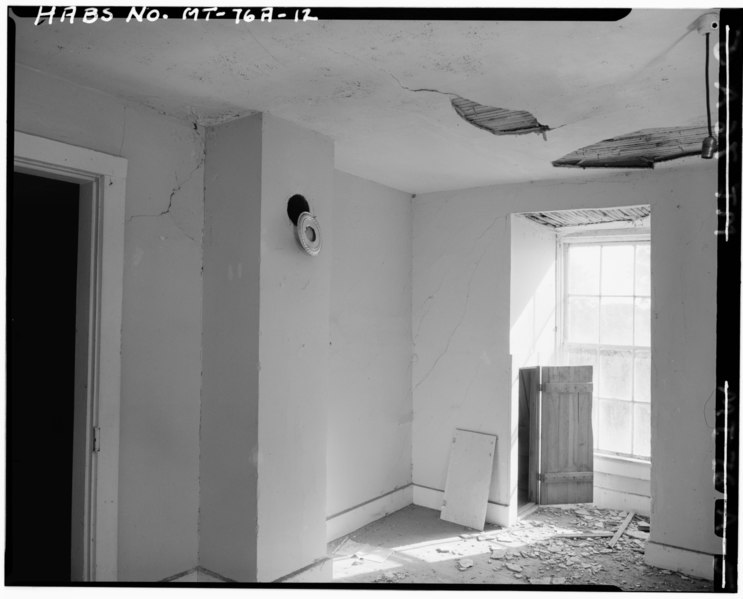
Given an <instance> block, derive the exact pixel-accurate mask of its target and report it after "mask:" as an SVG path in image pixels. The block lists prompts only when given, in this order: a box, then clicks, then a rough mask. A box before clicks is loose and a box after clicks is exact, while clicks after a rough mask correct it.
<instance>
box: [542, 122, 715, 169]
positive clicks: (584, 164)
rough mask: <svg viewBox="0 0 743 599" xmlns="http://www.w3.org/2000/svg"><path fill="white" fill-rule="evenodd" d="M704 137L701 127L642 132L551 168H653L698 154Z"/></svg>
mask: <svg viewBox="0 0 743 599" xmlns="http://www.w3.org/2000/svg"><path fill="white" fill-rule="evenodd" d="M705 137H707V128H706V127H704V126H701V127H664V128H657V129H642V130H640V131H635V132H634V133H627V134H626V135H620V136H619V137H612V138H611V139H605V140H603V141H600V142H598V143H595V144H592V145H590V146H585V147H583V148H580V149H578V150H575V151H574V152H570V153H569V154H566V155H565V156H563V157H562V158H559V159H557V160H553V161H552V166H577V167H581V168H653V166H654V165H655V163H656V162H665V161H666V160H673V159H675V158H681V157H683V156H694V155H697V154H700V153H701V151H702V149H701V148H702V141H704V138H705Z"/></svg>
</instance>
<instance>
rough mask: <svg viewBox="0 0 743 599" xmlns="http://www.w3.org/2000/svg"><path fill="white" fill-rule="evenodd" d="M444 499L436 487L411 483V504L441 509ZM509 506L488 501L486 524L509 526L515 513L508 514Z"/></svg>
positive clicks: (442, 493) (441, 492)
mask: <svg viewBox="0 0 743 599" xmlns="http://www.w3.org/2000/svg"><path fill="white" fill-rule="evenodd" d="M443 501H444V492H443V491H439V490H438V489H431V488H429V487H423V486H421V485H416V484H415V483H413V504H415V505H420V506H423V507H427V508H430V509H432V510H441V505H442V503H443ZM510 511H511V510H510V508H509V506H507V505H501V504H500V503H493V502H492V501H488V509H487V512H486V513H485V522H487V523H488V524H499V525H501V526H510V525H511V523H512V521H513V520H514V518H515V515H511V514H510Z"/></svg>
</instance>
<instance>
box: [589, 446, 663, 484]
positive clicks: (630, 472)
mask: <svg viewBox="0 0 743 599" xmlns="http://www.w3.org/2000/svg"><path fill="white" fill-rule="evenodd" d="M593 460H594V465H593V469H594V471H596V472H603V473H605V474H613V475H615V476H626V477H628V478H637V479H640V480H650V461H648V460H640V459H637V458H630V457H625V456H618V455H613V454H605V453H596V452H594V454H593Z"/></svg>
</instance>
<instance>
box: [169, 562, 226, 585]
mask: <svg viewBox="0 0 743 599" xmlns="http://www.w3.org/2000/svg"><path fill="white" fill-rule="evenodd" d="M161 582H205V583H214V582H234V581H233V580H231V579H230V578H227V577H225V576H222V575H221V574H217V573H216V572H212V571H211V570H207V569H206V568H202V567H201V566H196V567H195V568H191V569H190V570H186V571H185V572H180V573H178V574H173V576H168V577H167V578H164V579H163V580H161Z"/></svg>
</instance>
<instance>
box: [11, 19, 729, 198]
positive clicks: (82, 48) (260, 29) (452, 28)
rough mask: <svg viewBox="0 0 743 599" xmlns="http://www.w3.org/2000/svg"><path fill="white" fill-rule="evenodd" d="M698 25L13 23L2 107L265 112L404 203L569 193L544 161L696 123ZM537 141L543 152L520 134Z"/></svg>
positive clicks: (564, 174)
mask: <svg viewBox="0 0 743 599" xmlns="http://www.w3.org/2000/svg"><path fill="white" fill-rule="evenodd" d="M703 12H704V11H703V10H677V9H662V10H641V9H635V10H633V11H632V12H631V13H630V14H629V15H628V16H627V17H625V18H624V19H621V20H620V21H616V22H571V21H555V22H549V21H529V22H519V21H456V20H441V21H415V20H405V21H389V20H384V21H383V20H379V21H352V20H340V21H318V22H315V23H293V22H280V21H274V22H272V23H260V22H258V21H255V22H253V23H248V24H246V23H241V24H235V22H234V21H233V20H221V21H215V20H212V21H209V22H205V21H203V20H202V21H198V22H193V21H181V20H176V19H171V20H167V21H163V20H160V21H156V22H145V23H136V22H130V23H125V22H124V21H123V19H115V20H113V21H112V22H110V23H102V22H100V21H98V22H96V23H92V24H84V23H82V22H81V21H80V20H77V21H76V22H75V23H74V24H69V23H64V24H59V23H55V24H52V25H42V26H39V27H34V25H33V19H32V18H31V19H21V18H15V21H16V24H17V26H16V30H17V43H16V54H15V58H16V70H15V72H16V80H17V81H16V92H17V93H19V94H20V93H25V94H32V95H33V94H34V93H43V92H39V91H37V90H40V89H43V87H38V86H39V85H40V83H39V82H40V77H41V76H42V75H41V74H40V73H39V72H41V73H43V74H50V75H51V76H53V77H55V78H61V79H64V80H67V81H70V82H72V83H74V84H76V85H81V86H85V87H88V88H93V89H95V90H100V91H101V92H104V93H106V94H111V95H115V96H118V97H120V98H122V99H124V100H125V101H127V102H129V103H135V104H140V105H144V106H147V107H150V108H152V109H154V110H156V111H158V112H161V113H165V114H167V115H169V116H171V117H173V118H177V119H181V120H183V121H186V122H188V123H194V122H196V123H198V124H201V125H211V124H215V123H220V122H225V121H229V120H231V119H234V118H238V117H241V116H246V115H249V114H251V113H253V112H257V111H265V112H270V113H272V114H274V115H275V116H277V117H280V118H284V119H286V120H289V121H291V122H294V123H296V124H299V125H301V126H303V127H306V128H308V129H311V130H313V131H316V132H318V133H321V134H323V135H326V136H328V137H330V138H332V139H333V140H334V142H335V156H336V167H337V168H338V169H340V170H342V171H346V172H348V173H351V174H355V175H358V176H361V177H364V178H367V179H371V180H373V181H377V182H380V183H383V184H386V185H389V186H391V187H394V188H397V189H400V190H403V191H407V192H411V193H425V192H431V191H441V190H449V189H462V188H468V187H480V186H486V185H492V184H497V183H504V182H520V181H532V180H540V179H541V180H552V179H558V180H559V179H570V178H572V177H575V176H576V175H579V174H580V173H581V172H582V171H581V169H556V168H554V167H553V166H552V161H554V160H557V159H559V158H560V157H561V156H566V155H568V154H570V153H571V152H574V151H575V150H576V148H583V147H585V146H588V145H590V144H593V143H595V142H596V140H601V139H611V138H616V137H617V136H618V135H622V134H624V133H626V132H628V131H642V130H646V129H652V128H658V127H674V126H692V125H696V124H698V123H699V122H700V119H701V118H703V116H704V114H705V97H704V89H703V85H702V84H703V81H702V65H703V58H704V39H703V37H702V36H700V35H698V34H697V33H695V32H691V33H690V32H689V31H688V29H687V28H688V26H689V24H690V23H691V22H693V21H694V20H695V19H696V18H697V17H698V16H699V15H700V14H702V13H703ZM454 14H455V15H456V13H454ZM525 40H528V43H525ZM715 41H716V39H715V40H713V43H714V42H715ZM26 97H28V96H26ZM452 98H460V99H461V102H455V103H452ZM465 99H466V100H465ZM483 109H490V110H491V111H498V110H500V111H505V112H500V113H497V112H491V113H489V117H496V116H497V117H500V118H495V119H493V118H486V117H487V113H486V115H483V114H482V113H481V112H479V111H481V110H483ZM503 117H505V120H504V119H503ZM123 123H124V119H123V117H117V118H115V119H114V122H113V123H112V124H111V128H112V129H114V130H115V129H116V128H117V127H120V128H122V129H123V128H124V124H123ZM473 125H476V126H473ZM547 129H549V135H548V136H547V140H546V141H545V139H543V137H542V135H541V134H537V135H521V134H520V133H526V132H535V133H543V132H544V131H546V130H547ZM122 132H123V131H120V132H119V134H120V133H122ZM494 133H495V135H494ZM698 162H701V160H700V159H699V158H698V157H689V158H684V159H681V160H675V161H672V162H669V163H667V166H666V168H674V167H676V166H678V165H684V164H690V163H692V164H697V163H698Z"/></svg>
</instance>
